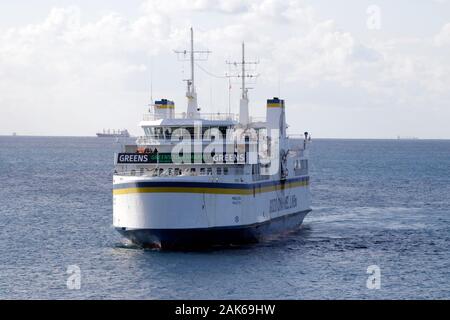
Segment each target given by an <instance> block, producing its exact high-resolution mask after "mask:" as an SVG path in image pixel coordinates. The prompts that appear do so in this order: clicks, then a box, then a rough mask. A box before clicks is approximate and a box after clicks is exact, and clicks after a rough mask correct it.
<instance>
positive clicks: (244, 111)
mask: <svg viewBox="0 0 450 320" xmlns="http://www.w3.org/2000/svg"><path fill="white" fill-rule="evenodd" d="M227 64H229V65H234V66H235V67H237V66H241V67H242V69H241V73H240V74H227V75H226V76H227V77H228V78H241V81H242V88H241V90H242V95H241V101H240V107H239V122H240V123H241V124H242V125H244V126H245V125H247V124H248V123H249V114H248V90H249V89H251V88H247V87H246V84H245V81H246V79H247V78H248V79H253V78H257V77H258V76H259V75H257V74H252V73H249V72H248V70H247V66H249V65H255V66H256V65H258V64H259V62H256V61H253V62H248V61H245V43H242V61H241V62H228V61H227Z"/></svg>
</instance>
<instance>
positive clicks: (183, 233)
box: [116, 210, 311, 249]
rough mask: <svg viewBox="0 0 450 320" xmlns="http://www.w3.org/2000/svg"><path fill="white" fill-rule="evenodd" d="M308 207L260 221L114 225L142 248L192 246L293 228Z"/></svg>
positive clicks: (237, 240) (240, 241)
mask: <svg viewBox="0 0 450 320" xmlns="http://www.w3.org/2000/svg"><path fill="white" fill-rule="evenodd" d="M310 211H311V210H305V211H301V212H296V213H293V214H289V215H285V216H282V217H278V218H275V219H272V220H269V221H266V222H263V223H256V224H252V225H246V226H239V227H217V228H205V229H139V230H136V229H132V230H130V229H126V228H116V230H117V231H118V232H120V233H121V234H122V235H123V236H124V237H125V238H127V239H129V240H131V241H132V242H133V243H134V244H136V245H138V246H141V247H144V248H161V249H193V248H205V247H214V246H229V245H243V244H249V243H256V242H259V241H261V240H263V239H265V238H268V237H270V236H271V235H276V234H280V233H284V232H288V231H293V230H295V229H297V228H298V227H299V226H300V225H301V224H302V223H303V219H304V218H305V216H306V215H307V214H308V213H309V212H310Z"/></svg>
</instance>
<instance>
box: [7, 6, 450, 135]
mask: <svg viewBox="0 0 450 320" xmlns="http://www.w3.org/2000/svg"><path fill="white" fill-rule="evenodd" d="M82 18H83V11H82V9H80V8H78V7H68V8H55V9H52V10H51V11H50V12H49V14H48V16H47V17H46V18H45V19H44V20H43V21H42V22H41V23H37V24H32V25H26V26H22V27H16V28H9V29H4V30H0V41H1V46H0V91H1V93H2V94H1V95H0V106H1V110H0V116H1V118H2V119H5V118H8V119H9V120H10V121H8V123H6V124H5V125H4V128H5V129H4V130H7V132H8V131H16V130H15V129H14V128H13V127H14V126H18V125H22V124H23V123H25V124H26V125H28V126H29V128H31V129H30V130H34V132H37V133H56V132H59V133H64V134H73V133H75V132H78V133H79V132H86V131H89V132H90V133H92V132H93V131H94V130H96V129H98V128H99V127H100V126H103V125H104V126H122V125H123V126H128V127H132V126H134V125H135V123H136V122H137V119H136V114H138V113H139V112H141V111H143V107H144V106H145V104H146V103H147V102H148V101H147V99H148V95H149V93H148V78H149V73H150V70H149V69H150V68H151V66H150V62H149V61H150V57H151V56H154V59H153V60H154V61H155V69H156V70H158V72H157V75H156V76H155V77H156V81H157V86H158V88H159V90H160V91H161V92H162V93H163V94H164V95H166V96H167V97H173V98H174V99H176V100H177V103H178V106H179V107H180V108H183V107H184V106H183V104H184V97H183V92H182V90H181V87H180V85H181V82H180V80H181V78H182V77H184V76H185V75H183V74H182V75H180V74H179V69H180V68H182V63H180V64H177V63H176V57H175V56H174V55H173V51H172V50H173V49H178V48H182V47H183V46H184V45H187V37H188V27H189V26H191V25H193V26H194V27H195V29H196V38H197V40H198V42H197V46H198V47H199V48H209V49H212V50H213V51H214V54H213V55H212V56H211V59H210V60H209V62H207V63H204V64H203V65H204V66H205V67H206V68H208V69H209V70H210V71H212V72H213V73H216V74H223V73H224V69H225V64H224V60H226V59H232V60H233V59H238V58H239V49H240V46H239V43H240V42H241V41H243V40H245V41H246V43H247V47H248V55H249V58H257V59H259V60H260V61H261V65H260V66H259V69H258V70H257V72H259V73H260V74H261V77H260V79H259V80H258V81H259V83H258V89H259V90H258V91H257V92H255V93H254V99H255V100H256V101H262V100H263V99H264V98H266V97H267V96H268V95H271V94H272V93H273V88H275V87H277V82H278V81H279V79H281V80H282V81H283V83H284V86H285V87H286V90H285V91H284V93H285V94H286V96H288V97H289V98H290V99H291V104H293V105H301V104H303V103H304V104H309V105H313V104H316V105H322V106H326V107H327V108H352V107H354V106H355V105H358V106H361V107H366V108H381V107H383V106H390V107H391V108H392V107H398V108H410V107H411V106H416V107H417V108H419V107H420V106H427V105H433V106H436V107H439V106H442V107H444V106H446V105H447V103H448V95H449V92H450V78H449V75H450V61H449V58H448V57H447V55H445V54H444V53H443V50H442V48H444V47H445V46H448V45H449V44H450V23H448V24H446V25H444V26H443V28H442V30H441V31H440V32H439V33H438V34H436V35H435V36H434V37H432V38H430V39H427V38H422V39H421V38H412V39H396V38H394V39H390V40H377V41H371V42H370V43H364V42H362V41H361V40H359V39H358V38H357V37H355V35H353V34H352V33H351V32H348V31H343V30H341V29H340V28H339V27H338V26H336V24H335V22H334V21H333V20H327V19H323V18H321V17H320V15H319V14H318V13H317V12H316V10H315V9H314V8H313V7H311V6H310V5H307V4H305V3H304V2H303V1H296V0H289V1H281V0H264V1H252V0H248V1H235V0H233V1H229V0H215V1H206V0H195V1H187V0H172V1H154V0H148V1H144V2H143V4H142V8H141V12H140V14H139V16H137V17H135V18H132V19H130V18H129V17H126V16H123V15H121V14H120V13H114V12H110V13H107V14H104V15H103V16H102V17H100V18H99V19H97V20H95V21H90V22H82V21H83V19H82ZM198 72H201V71H198ZM212 81H213V80H211V79H210V78H208V77H205V76H203V77H202V76H200V77H198V87H199V90H202V92H201V93H200V98H201V99H203V102H204V103H203V104H204V105H206V103H205V101H207V100H208V97H207V94H206V92H209V91H210V89H211V88H212V87H215V88H217V89H218V90H220V92H218V93H217V94H215V97H214V98H211V100H213V99H215V101H216V104H219V105H220V106H221V107H223V102H222V101H227V100H228V98H227V92H226V89H225V90H224V88H225V87H222V82H223V80H214V81H216V82H214V83H212ZM299 91H301V92H302V95H299V94H298V92H299ZM324 92H327V94H324ZM343 92H345V95H344V94H342V93H343ZM202 93H203V94H202ZM252 94H253V93H252ZM305 97H307V98H308V101H302V98H305ZM346 97H347V98H346ZM252 98H253V96H252ZM325 98H326V99H325ZM327 99H328V100H327ZM209 111H212V110H209ZM214 111H217V110H214ZM222 111H223V110H222ZM87 114H88V115H89V116H87ZM67 117H70V119H71V120H70V121H67V120H66V119H67ZM86 117H88V119H86ZM24 119H26V120H25V121H24ZM48 119H57V120H58V123H61V124H53V125H52V126H51V127H48V128H47V127H46V126H43V125H39V124H36V121H35V120H39V121H40V123H48ZM0 121H2V120H0ZM3 121H4V120H3ZM2 123H3V122H2ZM77 126H78V127H77ZM80 126H81V127H80Z"/></svg>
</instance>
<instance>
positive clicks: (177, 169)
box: [175, 168, 180, 176]
mask: <svg viewBox="0 0 450 320" xmlns="http://www.w3.org/2000/svg"><path fill="white" fill-rule="evenodd" d="M175 175H176V176H179V175H180V168H175Z"/></svg>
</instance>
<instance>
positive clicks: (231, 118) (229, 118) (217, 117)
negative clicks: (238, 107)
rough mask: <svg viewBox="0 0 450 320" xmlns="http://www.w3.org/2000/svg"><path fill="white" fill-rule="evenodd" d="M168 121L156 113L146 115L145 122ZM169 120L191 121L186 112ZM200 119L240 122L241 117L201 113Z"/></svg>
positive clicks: (231, 114)
mask: <svg viewBox="0 0 450 320" xmlns="http://www.w3.org/2000/svg"><path fill="white" fill-rule="evenodd" d="M161 119H166V117H164V116H162V115H159V114H155V113H146V114H144V118H143V120H144V121H155V120H161ZM169 119H190V118H189V117H188V114H187V113H186V112H183V113H175V114H173V116H172V117H171V118H169ZM198 119H202V120H215V121H237V120H239V116H238V115H237V114H234V113H200V114H199V117H198Z"/></svg>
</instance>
